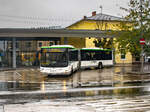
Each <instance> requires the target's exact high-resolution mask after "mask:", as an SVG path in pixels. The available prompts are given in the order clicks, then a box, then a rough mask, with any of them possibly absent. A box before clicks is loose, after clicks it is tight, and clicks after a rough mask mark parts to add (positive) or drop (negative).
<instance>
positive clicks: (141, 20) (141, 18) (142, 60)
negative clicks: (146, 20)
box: [140, 0, 144, 73]
mask: <svg viewBox="0 0 150 112" xmlns="http://www.w3.org/2000/svg"><path fill="white" fill-rule="evenodd" d="M142 4H143V3H142V0H140V24H141V39H143V17H142V11H143V10H142ZM143 46H144V44H142V45H141V50H142V51H141V56H142V59H141V73H143V64H144V56H143V53H144V52H143Z"/></svg>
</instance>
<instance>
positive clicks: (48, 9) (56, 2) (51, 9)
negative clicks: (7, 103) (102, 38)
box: [0, 0, 129, 28]
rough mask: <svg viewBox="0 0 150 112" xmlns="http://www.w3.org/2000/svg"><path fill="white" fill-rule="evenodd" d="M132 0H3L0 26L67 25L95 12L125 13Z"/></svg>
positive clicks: (0, 3)
mask: <svg viewBox="0 0 150 112" xmlns="http://www.w3.org/2000/svg"><path fill="white" fill-rule="evenodd" d="M128 2H129V0H0V27H11V28H12V27H14V28H16V27H40V26H59V25H61V26H67V25H69V24H72V23H73V22H75V21H78V20H80V19H81V18H82V17H83V16H84V15H86V16H91V12H92V11H97V13H99V12H100V10H101V9H100V8H99V7H100V5H102V6H103V13H106V14H110V15H114V16H124V15H125V14H126V13H124V12H123V11H121V10H120V9H119V6H122V7H128V5H127V4H128Z"/></svg>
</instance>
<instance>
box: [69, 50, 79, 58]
mask: <svg viewBox="0 0 150 112" xmlns="http://www.w3.org/2000/svg"><path fill="white" fill-rule="evenodd" d="M69 60H70V61H78V51H77V50H76V51H70V52H69Z"/></svg>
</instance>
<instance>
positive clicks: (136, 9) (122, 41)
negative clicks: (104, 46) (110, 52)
mask: <svg viewBox="0 0 150 112" xmlns="http://www.w3.org/2000/svg"><path fill="white" fill-rule="evenodd" d="M121 9H123V10H125V11H128V12H129V14H128V15H127V16H126V17H125V18H126V21H124V22H121V24H120V26H119V27H120V29H121V30H122V32H121V33H119V35H118V36H117V40H116V42H117V43H118V47H119V50H121V49H122V48H124V49H125V50H126V51H129V52H131V54H132V55H133V56H134V57H138V56H140V53H141V45H140V43H139V40H140V38H145V40H146V41H149V40H150V38H149V37H150V16H149V15H150V1H149V0H142V5H141V4H140V1H139V0H130V3H129V9H125V8H121ZM141 23H142V24H141ZM148 48H149V47H148V46H146V45H145V46H144V51H145V53H146V54H150V53H148V52H150V50H148Z"/></svg>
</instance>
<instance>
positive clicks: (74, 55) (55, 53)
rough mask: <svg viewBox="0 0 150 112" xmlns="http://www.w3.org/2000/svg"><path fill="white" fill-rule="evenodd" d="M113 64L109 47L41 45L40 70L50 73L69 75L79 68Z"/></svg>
mask: <svg viewBox="0 0 150 112" xmlns="http://www.w3.org/2000/svg"><path fill="white" fill-rule="evenodd" d="M112 65H113V52H112V50H110V49H100V48H82V49H76V48H75V47H73V46H71V45H52V46H45V47H41V61H40V71H41V72H44V73H48V74H52V75H56V74H58V75H70V74H72V73H73V72H74V71H76V70H78V69H79V68H81V69H84V68H90V67H95V68H99V69H101V68H102V67H103V66H112Z"/></svg>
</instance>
